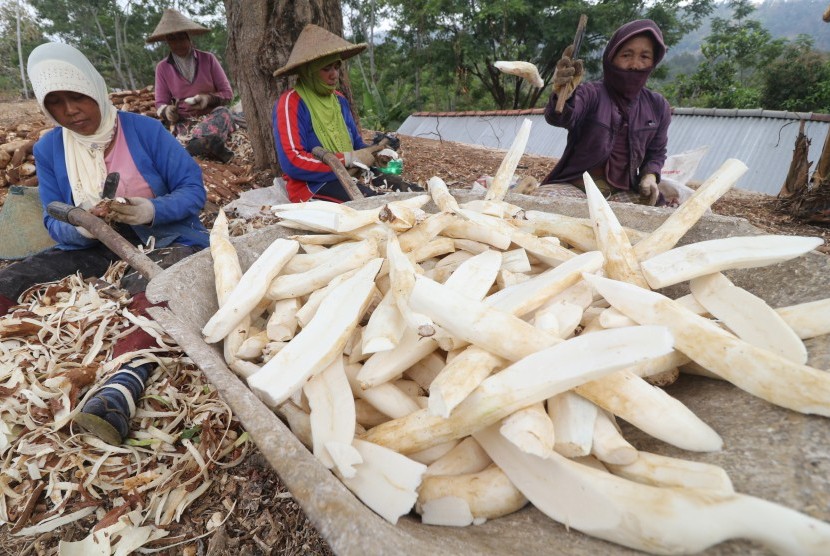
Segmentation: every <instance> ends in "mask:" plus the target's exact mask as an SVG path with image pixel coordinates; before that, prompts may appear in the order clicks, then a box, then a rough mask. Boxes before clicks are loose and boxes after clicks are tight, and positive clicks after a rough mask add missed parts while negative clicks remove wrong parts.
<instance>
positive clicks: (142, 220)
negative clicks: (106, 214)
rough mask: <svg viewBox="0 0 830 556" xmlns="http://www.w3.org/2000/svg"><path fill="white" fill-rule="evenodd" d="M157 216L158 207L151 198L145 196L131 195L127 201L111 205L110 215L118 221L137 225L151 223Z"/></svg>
mask: <svg viewBox="0 0 830 556" xmlns="http://www.w3.org/2000/svg"><path fill="white" fill-rule="evenodd" d="M155 216H156V208H155V207H154V206H153V203H152V202H151V201H150V199H145V198H144V197H129V198H127V202H126V203H113V204H112V205H110V217H111V218H112V220H115V221H116V222H123V223H124V224H130V225H131V226H136V225H138V224H151V223H152V222H153V218H155Z"/></svg>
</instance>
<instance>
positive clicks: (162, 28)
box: [145, 8, 210, 42]
mask: <svg viewBox="0 0 830 556" xmlns="http://www.w3.org/2000/svg"><path fill="white" fill-rule="evenodd" d="M182 32H184V33H187V34H189V35H202V34H204V33H209V32H210V29H208V28H207V27H202V26H201V25H199V24H198V23H196V22H195V21H193V20H192V19H189V18H187V17H185V16H183V15H182V14H181V13H179V12H177V11H176V10H174V9H173V8H167V9H166V10H164V13H163V14H162V16H161V20H160V21H159V24H158V25H156V28H155V30H154V31H153V34H152V35H150V36H149V37H147V38H146V39H145V42H158V41H163V40H164V38H165V37H166V36H167V35H172V34H174V33H182Z"/></svg>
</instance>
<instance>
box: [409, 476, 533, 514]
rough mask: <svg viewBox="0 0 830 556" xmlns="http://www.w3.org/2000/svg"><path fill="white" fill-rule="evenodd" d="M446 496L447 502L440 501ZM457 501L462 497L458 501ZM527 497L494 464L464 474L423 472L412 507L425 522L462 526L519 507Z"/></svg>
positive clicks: (525, 501) (520, 507)
mask: <svg viewBox="0 0 830 556" xmlns="http://www.w3.org/2000/svg"><path fill="white" fill-rule="evenodd" d="M447 499H450V501H449V502H442V501H443V500H447ZM458 501H463V504H459V503H458ZM526 504H527V498H525V497H524V495H523V494H522V493H521V492H519V490H518V489H517V488H516V487H514V486H513V483H511V482H510V479H508V478H507V475H505V474H504V472H502V470H501V469H499V468H498V467H497V466H495V465H490V466H489V467H487V468H486V469H484V470H483V471H479V472H477V473H469V474H465V475H452V476H447V475H426V476H424V478H423V481H422V482H421V486H420V488H418V502H417V503H416V505H415V511H416V512H418V513H420V514H421V521H422V522H423V523H426V524H428V525H450V526H456V527H458V526H462V527H463V526H465V525H470V524H472V523H482V522H483V520H486V519H495V518H497V517H501V516H504V515H508V514H512V513H513V512H516V511H518V510H521V509H522V508H523V507H524V506H525V505H526Z"/></svg>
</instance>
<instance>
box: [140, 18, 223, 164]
mask: <svg viewBox="0 0 830 556" xmlns="http://www.w3.org/2000/svg"><path fill="white" fill-rule="evenodd" d="M207 32H209V29H207V28H205V27H202V26H201V25H199V24H198V23H196V22H195V21H192V20H190V19H188V18H187V17H185V16H183V15H182V14H181V13H179V12H177V11H176V10H174V9H172V8H168V9H166V10H164V14H163V15H162V16H161V20H160V21H159V23H158V25H157V26H156V29H155V30H154V31H153V34H151V35H150V36H149V37H147V39H146V42H148V43H153V42H158V41H165V42H166V43H167V46H168V47H170V54H169V55H168V56H167V57H166V58H165V59H164V60H162V61H161V62H159V63H158V65H156V110H157V112H158V115H159V117H160V118H161V119H162V121H164V122H166V123H167V124H168V125H169V126H170V127H171V129H172V131H173V133H174V134H175V135H186V134H188V133H189V134H191V136H192V139H190V141H189V142H188V144H187V151H188V152H189V153H190V154H191V155H193V156H202V157H206V158H213V159H216V160H220V161H222V162H225V163H227V162H229V161H230V160H231V158H233V151H231V150H230V149H228V148H227V146H226V145H225V143H226V142H227V140H228V138H229V137H230V135H231V133H233V130H234V122H233V117H232V116H231V113H230V110H228V108H227V106H225V105H227V104H228V103H229V102H230V101H231V99H232V98H233V91H232V90H231V84H230V82H229V81H228V77H227V76H226V75H225V72H224V70H223V69H222V66H221V65H219V60H217V59H216V56H214V55H213V54H211V53H210V52H204V51H202V50H196V49H195V48H193V43H192V41H191V37H193V36H194V35H201V34H204V33H207Z"/></svg>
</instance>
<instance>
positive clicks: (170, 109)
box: [158, 104, 179, 124]
mask: <svg viewBox="0 0 830 556" xmlns="http://www.w3.org/2000/svg"><path fill="white" fill-rule="evenodd" d="M158 115H159V117H160V118H161V119H162V120H164V121H167V122H170V123H171V124H175V123H176V122H178V121H179V109H178V108H176V105H175V104H166V105H164V106H159V109H158Z"/></svg>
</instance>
